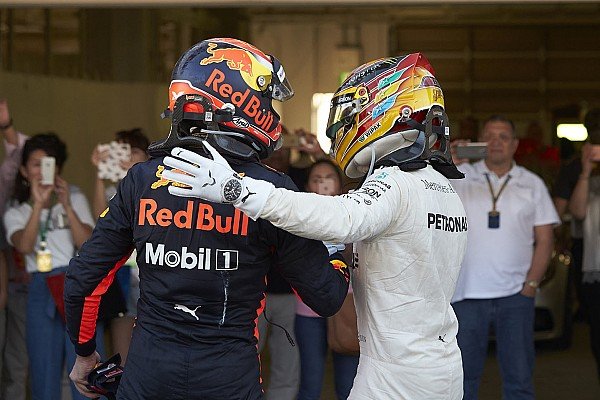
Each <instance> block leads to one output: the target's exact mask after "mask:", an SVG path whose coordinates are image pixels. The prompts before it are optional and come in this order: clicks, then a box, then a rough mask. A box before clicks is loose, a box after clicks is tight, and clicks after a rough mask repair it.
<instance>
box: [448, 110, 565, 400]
mask: <svg viewBox="0 0 600 400" xmlns="http://www.w3.org/2000/svg"><path fill="white" fill-rule="evenodd" d="M479 141H483V142H487V143H488V151H487V156H486V158H485V159H484V160H481V161H478V162H476V163H474V164H472V165H471V164H468V163H465V161H466V160H457V159H455V160H454V162H455V163H456V164H459V165H461V166H460V167H459V168H460V169H461V171H462V172H464V173H465V179H464V180H462V181H454V182H453V186H454V188H455V190H456V191H457V193H458V194H459V196H460V198H461V200H462V202H463V204H464V207H465V210H466V212H467V219H468V226H469V231H468V240H467V252H466V254H465V258H464V261H463V264H462V269H461V271H460V275H459V278H458V282H457V285H456V291H455V294H454V297H453V299H452V302H453V306H454V311H455V312H456V316H457V317H458V323H459V329H458V345H459V347H460V349H461V352H462V358H463V370H464V399H465V400H471V399H477V396H478V391H479V383H480V379H481V374H482V372H483V366H484V363H485V358H486V355H487V348H488V340H489V334H490V327H493V328H494V332H495V335H496V348H497V353H498V362H499V364H500V372H501V375H502V380H503V382H502V392H503V398H505V399H533V398H534V388H533V381H532V377H533V365H534V359H535V350H534V342H533V324H534V298H535V293H536V290H537V288H538V286H539V284H540V281H541V280H542V277H543V276H544V273H545V271H546V268H547V266H548V263H549V261H550V256H551V254H552V249H553V244H554V243H553V225H554V224H557V223H559V219H558V215H557V214H556V210H555V209H554V206H553V204H552V201H551V199H550V196H549V194H548V190H547V189H546V186H545V185H544V182H543V181H542V180H541V179H540V178H539V177H538V176H536V175H535V174H533V173H532V172H530V171H528V170H527V169H525V168H523V167H520V166H518V165H516V164H515V162H514V159H513V156H514V154H515V151H516V150H517V146H518V143H519V140H518V139H517V137H516V132H515V127H514V124H513V122H512V121H511V120H509V119H507V118H505V117H503V116H499V115H494V116H491V117H490V118H488V119H487V120H486V121H485V123H484V125H483V129H482V131H481V134H480V136H479ZM456 144H457V141H456V142H453V144H452V145H453V147H454V146H455V145H456Z"/></svg>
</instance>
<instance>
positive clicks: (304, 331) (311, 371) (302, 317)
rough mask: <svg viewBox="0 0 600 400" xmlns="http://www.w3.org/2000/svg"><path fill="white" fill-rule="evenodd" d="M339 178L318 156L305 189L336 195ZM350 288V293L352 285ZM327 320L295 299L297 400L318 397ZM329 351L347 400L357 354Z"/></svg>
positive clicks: (342, 398) (341, 393) (337, 384)
mask: <svg viewBox="0 0 600 400" xmlns="http://www.w3.org/2000/svg"><path fill="white" fill-rule="evenodd" d="M342 181H343V180H342V172H341V171H340V169H339V168H338V167H337V165H335V164H334V163H333V162H332V161H331V160H329V159H323V160H318V161H316V162H315V163H314V164H313V165H312V166H311V167H310V168H309V170H308V183H307V184H306V189H307V191H308V192H312V193H318V194H323V195H329V196H336V195H340V194H342ZM351 248H352V246H351V245H347V246H346V250H351ZM348 253H349V254H348ZM344 257H345V258H346V259H347V260H351V259H352V252H351V251H344ZM349 289H350V293H352V292H351V290H352V288H351V287H350V288H349ZM327 322H328V321H327V318H323V317H321V316H319V315H318V314H317V313H315V312H314V311H313V310H312V309H311V308H310V307H308V306H307V305H306V304H304V302H303V301H302V300H300V299H299V298H298V299H296V338H297V341H298V351H299V352H300V389H299V391H298V398H297V400H318V399H319V398H320V397H321V389H322V386H323V375H324V373H325V360H326V358H327V345H328V344H327ZM349 334H350V335H351V334H352V332H349ZM331 354H332V357H333V368H334V383H335V393H336V396H337V399H338V400H346V399H347V398H348V395H349V394H350V389H352V382H353V381H354V377H355V376H356V369H357V367H358V355H347V354H339V353H336V352H334V351H332V352H331Z"/></svg>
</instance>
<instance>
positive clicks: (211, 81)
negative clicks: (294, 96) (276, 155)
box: [204, 68, 275, 140]
mask: <svg viewBox="0 0 600 400" xmlns="http://www.w3.org/2000/svg"><path fill="white" fill-rule="evenodd" d="M224 81H225V74H224V73H223V71H221V70H220V69H218V68H215V69H213V71H212V72H211V74H210V76H209V77H208V79H207V80H206V83H205V84H204V86H206V87H207V88H209V89H211V90H212V91H214V92H215V93H219V95H220V96H221V97H222V98H224V99H229V100H230V101H231V103H232V104H234V105H235V106H236V107H238V108H239V109H241V110H242V111H243V113H244V114H246V116H247V117H248V118H250V119H253V120H254V124H255V125H256V126H258V127H260V129H262V130H263V131H265V132H270V131H271V129H272V127H273V121H274V116H273V113H272V112H271V111H267V110H264V109H261V102H260V100H259V99H258V97H256V96H255V95H254V94H252V95H250V89H246V90H244V92H236V91H233V87H232V86H231V85H230V84H228V83H223V82H224ZM273 140H275V139H273Z"/></svg>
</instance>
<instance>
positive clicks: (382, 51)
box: [250, 16, 389, 129]
mask: <svg viewBox="0 0 600 400" xmlns="http://www.w3.org/2000/svg"><path fill="white" fill-rule="evenodd" d="M250 33H251V36H252V40H253V44H255V45H256V46H257V47H258V48H260V49H261V50H263V51H265V52H267V53H271V54H273V55H275V56H276V57H277V58H278V59H279V60H280V61H281V62H282V64H283V66H284V67H285V71H286V73H287V75H288V79H289V81H290V83H291V84H292V87H293V88H294V90H295V95H294V97H293V98H292V99H291V100H289V101H287V102H285V103H283V105H282V106H281V109H282V117H283V121H284V123H285V124H286V125H287V126H288V127H289V128H290V129H296V128H305V129H310V123H311V121H310V117H311V102H312V95H313V94H314V93H320V92H334V91H335V90H336V89H337V88H338V87H339V85H340V83H341V82H340V80H339V77H340V73H341V72H343V71H347V72H349V71H350V70H351V69H352V68H353V67H356V66H358V65H359V64H362V63H364V62H367V61H370V60H374V59H376V58H379V57H385V56H387V55H388V54H387V53H388V49H389V44H388V25H387V23H385V22H381V23H378V22H374V21H373V22H361V23H356V24H345V23H344V21H343V20H340V19H337V18H335V19H334V18H331V19H327V20H325V19H322V18H317V19H315V18H314V17H311V16H292V17H288V18H286V17H285V16H284V17H281V16H280V17H279V18H277V19H273V18H269V19H260V18H255V19H254V20H253V22H252V23H251V25H250ZM353 48H354V49H357V51H358V57H357V60H356V61H357V62H355V61H352V60H349V61H350V62H346V63H344V62H343V61H342V62H340V61H339V60H338V58H339V57H338V56H339V55H340V54H347V53H346V52H345V50H348V49H353ZM344 64H346V65H344Z"/></svg>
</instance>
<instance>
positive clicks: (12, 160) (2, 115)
mask: <svg viewBox="0 0 600 400" xmlns="http://www.w3.org/2000/svg"><path fill="white" fill-rule="evenodd" d="M0 133H1V135H2V138H3V142H4V159H3V160H2V164H1V165H0V185H1V187H2V189H1V190H0V216H3V215H4V210H5V209H6V205H7V202H8V200H9V198H10V196H11V195H12V191H13V186H14V183H15V176H16V174H17V170H18V169H19V165H20V163H21V151H22V149H23V145H24V144H25V141H26V140H27V136H25V135H24V134H22V133H20V132H18V131H17V130H16V129H15V127H14V125H13V119H12V117H11V115H10V110H9V108H8V102H7V101H6V100H5V99H0ZM2 235H4V233H2ZM5 255H6V261H7V264H8V280H9V282H8V301H7V304H6V338H5V342H6V343H4V342H0V348H2V346H3V348H4V352H3V353H2V354H0V357H1V358H2V359H3V360H4V371H3V376H2V382H1V389H2V390H1V394H2V395H3V396H4V397H3V398H5V399H11V400H13V399H14V400H25V396H26V395H27V387H26V384H27V362H28V361H27V345H26V340H25V332H26V323H25V319H26V314H27V288H28V282H29V275H28V274H27V272H26V271H25V268H24V265H22V264H23V263H22V262H20V263H17V262H16V261H15V260H18V261H22V257H21V255H20V254H18V253H17V252H16V251H15V250H14V249H13V248H12V247H10V246H9V247H8V248H7V249H6V252H5ZM0 397H2V396H0Z"/></svg>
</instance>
